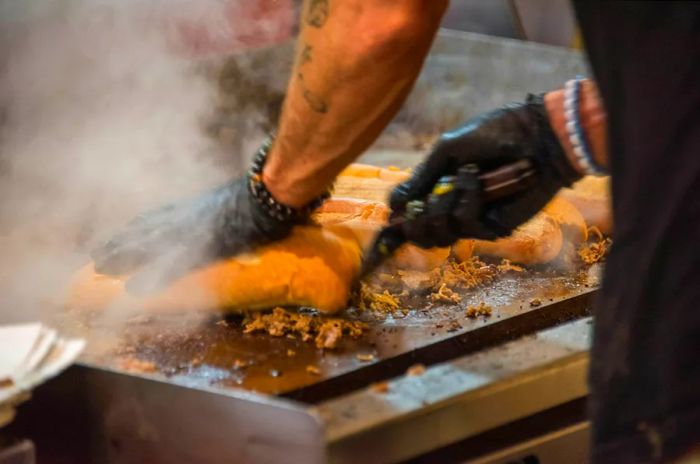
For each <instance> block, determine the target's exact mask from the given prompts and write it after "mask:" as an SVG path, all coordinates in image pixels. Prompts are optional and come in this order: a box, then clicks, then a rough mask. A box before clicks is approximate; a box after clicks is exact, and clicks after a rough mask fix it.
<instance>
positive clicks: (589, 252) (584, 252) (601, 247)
mask: <svg viewBox="0 0 700 464" xmlns="http://www.w3.org/2000/svg"><path fill="white" fill-rule="evenodd" d="M588 232H589V234H591V235H592V236H593V235H595V237H596V238H595V239H594V241H593V242H589V243H585V244H583V245H581V247H580V248H579V249H578V256H579V258H580V259H581V261H583V262H584V263H585V264H595V263H599V262H601V261H604V260H605V257H606V256H607V254H608V252H609V251H610V246H611V245H612V240H611V239H610V238H609V237H605V236H603V234H602V233H601V232H600V230H598V228H597V227H595V226H594V227H590V228H589V229H588Z"/></svg>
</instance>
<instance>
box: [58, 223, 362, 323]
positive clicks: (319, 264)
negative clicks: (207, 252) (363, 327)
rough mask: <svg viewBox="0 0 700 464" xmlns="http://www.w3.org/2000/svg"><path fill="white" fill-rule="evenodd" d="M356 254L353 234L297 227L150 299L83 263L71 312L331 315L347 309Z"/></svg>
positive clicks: (70, 302) (357, 263) (71, 299)
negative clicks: (118, 308) (302, 310)
mask: <svg viewBox="0 0 700 464" xmlns="http://www.w3.org/2000/svg"><path fill="white" fill-rule="evenodd" d="M360 256H361V254H360V247H359V244H358V242H357V240H356V238H355V236H354V234H353V233H352V232H351V231H349V230H342V229H340V228H339V227H336V228H335V229H334V230H333V231H330V230H326V229H324V228H321V227H314V226H301V227H296V228H294V230H293V231H292V234H291V235H290V236H289V237H288V238H286V239H284V240H281V241H279V242H276V243H273V244H270V245H267V246H263V247H260V248H259V249H258V250H256V251H255V252H254V253H250V254H245V255H238V256H235V257H232V258H229V259H224V260H221V261H217V262H215V263H212V264H210V265H208V266H206V267H203V268H201V269H197V270H194V271H192V272H191V273H189V274H187V275H186V276H184V277H182V278H180V279H179V280H177V281H175V282H173V283H172V284H171V285H170V286H169V287H167V288H166V289H164V290H162V291H160V292H159V293H157V294H155V295H152V296H148V297H135V296H132V295H130V294H128V293H127V292H126V291H125V288H124V284H125V282H126V279H127V277H126V276H122V277H112V276H105V275H102V274H97V273H96V272H95V271H94V267H93V264H92V263H91V264H88V265H87V266H85V267H84V268H83V269H81V270H80V271H79V272H78V274H77V275H76V277H75V279H74V282H73V285H72V287H71V289H70V295H69V299H68V306H69V307H70V308H76V309H87V310H100V309H104V308H107V307H109V306H110V305H123V307H125V308H128V309H133V310H141V311H147V312H185V311H214V312H219V311H222V310H223V311H228V312H240V311H246V310H253V309H262V308H269V307H274V306H312V307H314V308H317V309H319V310H320V311H322V312H325V313H333V312H336V311H339V310H341V309H343V308H345V307H346V305H347V301H348V298H349V293H350V285H351V283H352V281H353V278H354V277H355V276H356V275H357V273H358V272H359V267H360Z"/></svg>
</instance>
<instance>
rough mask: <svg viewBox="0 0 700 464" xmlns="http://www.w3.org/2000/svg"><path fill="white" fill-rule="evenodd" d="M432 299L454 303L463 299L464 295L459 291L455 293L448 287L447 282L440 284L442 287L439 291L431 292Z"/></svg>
mask: <svg viewBox="0 0 700 464" xmlns="http://www.w3.org/2000/svg"><path fill="white" fill-rule="evenodd" d="M430 301H431V302H433V303H452V304H457V303H459V302H460V301H462V297H461V296H459V293H455V292H454V291H452V290H451V289H449V288H448V287H447V284H446V283H444V282H443V283H442V284H440V288H439V289H438V291H437V292H433V293H431V294H430Z"/></svg>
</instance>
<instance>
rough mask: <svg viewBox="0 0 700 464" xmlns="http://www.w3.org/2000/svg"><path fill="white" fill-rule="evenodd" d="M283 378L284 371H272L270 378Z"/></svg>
mask: <svg viewBox="0 0 700 464" xmlns="http://www.w3.org/2000/svg"><path fill="white" fill-rule="evenodd" d="M281 376H282V371H280V370H278V369H270V377H275V378H277V377H281Z"/></svg>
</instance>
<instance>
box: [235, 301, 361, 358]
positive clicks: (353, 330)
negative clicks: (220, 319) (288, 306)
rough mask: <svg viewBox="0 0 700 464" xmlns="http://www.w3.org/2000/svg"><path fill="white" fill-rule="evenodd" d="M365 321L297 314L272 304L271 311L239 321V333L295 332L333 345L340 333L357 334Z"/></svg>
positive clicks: (326, 345) (276, 334) (321, 345)
mask: <svg viewBox="0 0 700 464" xmlns="http://www.w3.org/2000/svg"><path fill="white" fill-rule="evenodd" d="M367 329H368V326H367V324H365V323H364V322H360V321H348V320H345V319H340V318H331V317H324V316H320V315H318V314H301V313H296V312H291V311H287V310H285V309H283V308H274V309H273V310H272V312H271V313H254V314H252V315H249V316H248V317H247V318H246V319H245V320H244V321H243V333H255V332H265V333H267V334H269V335H272V336H273V337H282V336H290V335H292V336H295V335H296V336H299V337H300V338H301V339H302V340H303V341H305V342H310V341H312V340H313V341H314V343H315V344H316V347H318V348H322V349H334V348H337V347H338V345H339V344H340V342H341V340H342V338H343V337H344V336H348V337H350V338H354V339H355V338H359V337H360V336H361V335H362V334H363V333H364V331H365V330H367Z"/></svg>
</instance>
